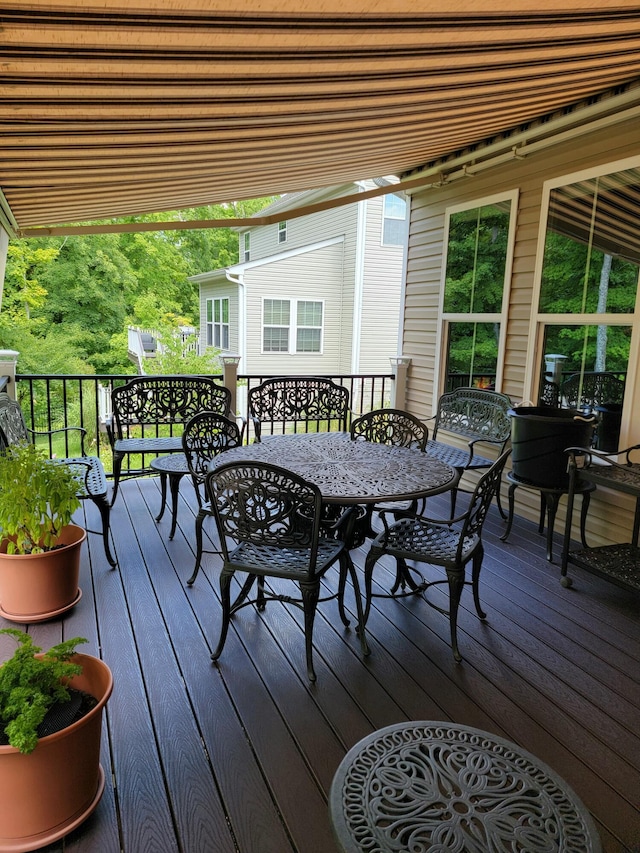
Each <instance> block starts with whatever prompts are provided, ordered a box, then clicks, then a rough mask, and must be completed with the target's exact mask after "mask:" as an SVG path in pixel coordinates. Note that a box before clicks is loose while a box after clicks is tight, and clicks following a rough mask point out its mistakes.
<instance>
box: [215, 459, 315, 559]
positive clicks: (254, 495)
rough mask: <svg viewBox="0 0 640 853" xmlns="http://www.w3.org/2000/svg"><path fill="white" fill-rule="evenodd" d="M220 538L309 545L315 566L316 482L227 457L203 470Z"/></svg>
mask: <svg viewBox="0 0 640 853" xmlns="http://www.w3.org/2000/svg"><path fill="white" fill-rule="evenodd" d="M205 488H206V492H207V497H208V499H209V500H210V502H211V506H212V507H213V509H214V513H215V517H216V523H217V526H218V532H219V534H220V543H221V545H222V548H223V551H224V553H225V559H227V558H228V551H227V547H228V546H227V544H226V540H227V538H228V539H230V540H232V541H234V542H236V543H243V542H244V543H251V544H252V545H258V546H267V547H273V548H278V549H282V548H292V549H309V550H310V560H309V568H310V571H311V570H312V568H313V567H314V566H315V561H316V555H317V546H318V539H319V535H320V517H321V510H322V496H321V494H320V490H319V489H318V487H317V486H315V485H314V484H312V483H309V482H307V481H306V480H304V479H303V478H302V477H300V476H298V475H297V474H294V473H293V472H292V471H287V470H286V469H285V468H280V467H279V466H277V465H270V464H268V463H266V462H230V463H227V464H226V465H221V466H220V467H219V468H217V469H216V470H215V471H211V472H210V473H209V474H207V477H206V480H205Z"/></svg>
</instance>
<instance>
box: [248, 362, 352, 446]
mask: <svg viewBox="0 0 640 853" xmlns="http://www.w3.org/2000/svg"><path fill="white" fill-rule="evenodd" d="M350 398H351V395H350V393H349V389H348V388H345V387H344V386H343V385H338V384H337V383H336V382H333V381H332V380H331V379H325V378H324V377H321V376H278V377H274V378H273V379H266V380H265V381H264V382H262V383H261V384H260V385H257V386H256V387H255V388H251V389H250V390H249V394H248V403H249V415H250V417H251V419H252V421H253V427H254V431H255V433H256V438H258V439H259V438H260V435H261V433H262V425H263V424H265V423H269V424H271V432H273V431H274V427H275V426H276V425H277V427H278V431H279V432H283V433H284V432H286V431H287V428H288V427H289V426H291V427H292V428H293V431H294V432H296V431H298V430H297V425H298V424H304V425H305V429H304V431H305V432H311V431H316V430H317V431H320V430H321V429H326V430H335V429H337V430H340V431H345V430H346V429H347V424H348V421H349V413H350Z"/></svg>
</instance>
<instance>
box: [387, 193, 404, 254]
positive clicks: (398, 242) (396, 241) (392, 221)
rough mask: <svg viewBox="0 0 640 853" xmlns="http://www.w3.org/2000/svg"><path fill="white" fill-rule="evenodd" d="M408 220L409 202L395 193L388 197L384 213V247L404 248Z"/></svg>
mask: <svg viewBox="0 0 640 853" xmlns="http://www.w3.org/2000/svg"><path fill="white" fill-rule="evenodd" d="M406 218H407V202H406V201H405V200H404V199H403V198H402V197H401V196H399V195H395V194H394V193H390V194H389V195H386V196H385V197H384V207H383V211H382V245H383V246H404V238H405V220H406Z"/></svg>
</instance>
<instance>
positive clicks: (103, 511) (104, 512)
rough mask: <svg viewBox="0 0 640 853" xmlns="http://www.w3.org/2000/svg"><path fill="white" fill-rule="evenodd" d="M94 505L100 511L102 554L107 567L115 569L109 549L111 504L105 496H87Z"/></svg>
mask: <svg viewBox="0 0 640 853" xmlns="http://www.w3.org/2000/svg"><path fill="white" fill-rule="evenodd" d="M89 497H90V498H91V500H92V501H93V502H94V504H95V505H96V506H97V507H98V509H99V510H100V518H101V519H102V538H103V540H104V553H105V554H106V557H107V560H108V562H109V565H110V566H111V568H112V569H115V567H116V565H117V560H116V558H115V557H114V556H113V554H112V553H111V548H110V546H109V518H110V515H111V504H110V503H109V501H108V500H107V496H106V495H100V496H99V497H98V496H94V495H90V496H89Z"/></svg>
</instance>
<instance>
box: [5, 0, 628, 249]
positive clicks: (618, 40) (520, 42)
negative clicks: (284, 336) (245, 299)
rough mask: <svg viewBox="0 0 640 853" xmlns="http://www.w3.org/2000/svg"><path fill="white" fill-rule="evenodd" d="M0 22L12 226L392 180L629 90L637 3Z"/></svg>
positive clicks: (86, 11)
mask: <svg viewBox="0 0 640 853" xmlns="http://www.w3.org/2000/svg"><path fill="white" fill-rule="evenodd" d="M0 19H1V22H2V30H1V38H0V51H1V54H2V56H1V61H2V64H1V70H0V78H1V86H0V189H1V190H2V193H3V194H4V207H5V210H4V215H5V223H8V225H9V227H11V228H12V229H13V230H14V231H17V232H20V231H21V230H23V229H30V228H33V227H34V226H43V225H55V224H62V223H81V222H87V221H91V220H104V219H108V218H113V217H123V216H133V215H137V214H142V213H148V212H160V211H171V210H180V209H184V208H192V207H197V206H201V205H206V204H213V203H220V202H225V201H234V200H239V199H245V198H256V197H261V196H268V195H274V194H279V193H283V192H294V191H299V190H306V189H312V188H319V187H325V186H332V185H337V184H343V183H347V182H351V181H354V180H358V179H364V178H375V177H379V176H383V175H398V176H402V175H405V174H406V173H409V172H411V171H412V170H415V169H418V168H420V167H421V166H423V165H424V164H427V163H430V162H433V161H435V160H437V159H438V158H441V157H445V156H447V155H450V154H452V153H454V152H458V151H460V150H462V149H465V148H467V147H468V146H472V145H474V144H476V143H479V142H481V141H482V140H486V139H487V138H490V137H492V136H494V135H495V134H500V133H502V132H504V131H506V130H508V129H510V128H517V127H520V126H522V124H523V123H525V122H530V121H532V120H535V119H536V118H539V117H541V116H543V115H547V114H549V113H553V112H554V111H557V110H561V109H562V108H564V107H565V106H567V105H569V104H574V103H576V102H579V101H583V100H584V99H585V98H589V97H591V96H593V95H596V94H598V93H601V92H603V91H605V90H610V89H611V88H612V87H617V86H624V85H625V84H628V83H630V82H631V81H634V80H637V79H638V78H640V4H639V3H636V2H629V0H582V2H580V3H576V2H575V0H574V2H568V1H567V0H537V2H529V0H520V2H513V0H509V2H506V0H449V2H435V0H366V2H363V0H315V2H312V0H295V1H294V0H233V2H228V0H227V2H222V0H146V2H144V3H143V2H141V0H119V2H118V0H52V2H49V0H46V2H45V0H20V2H17V0H16V2H13V3H12V2H8V0H0ZM23 233H28V232H27V231H23Z"/></svg>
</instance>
